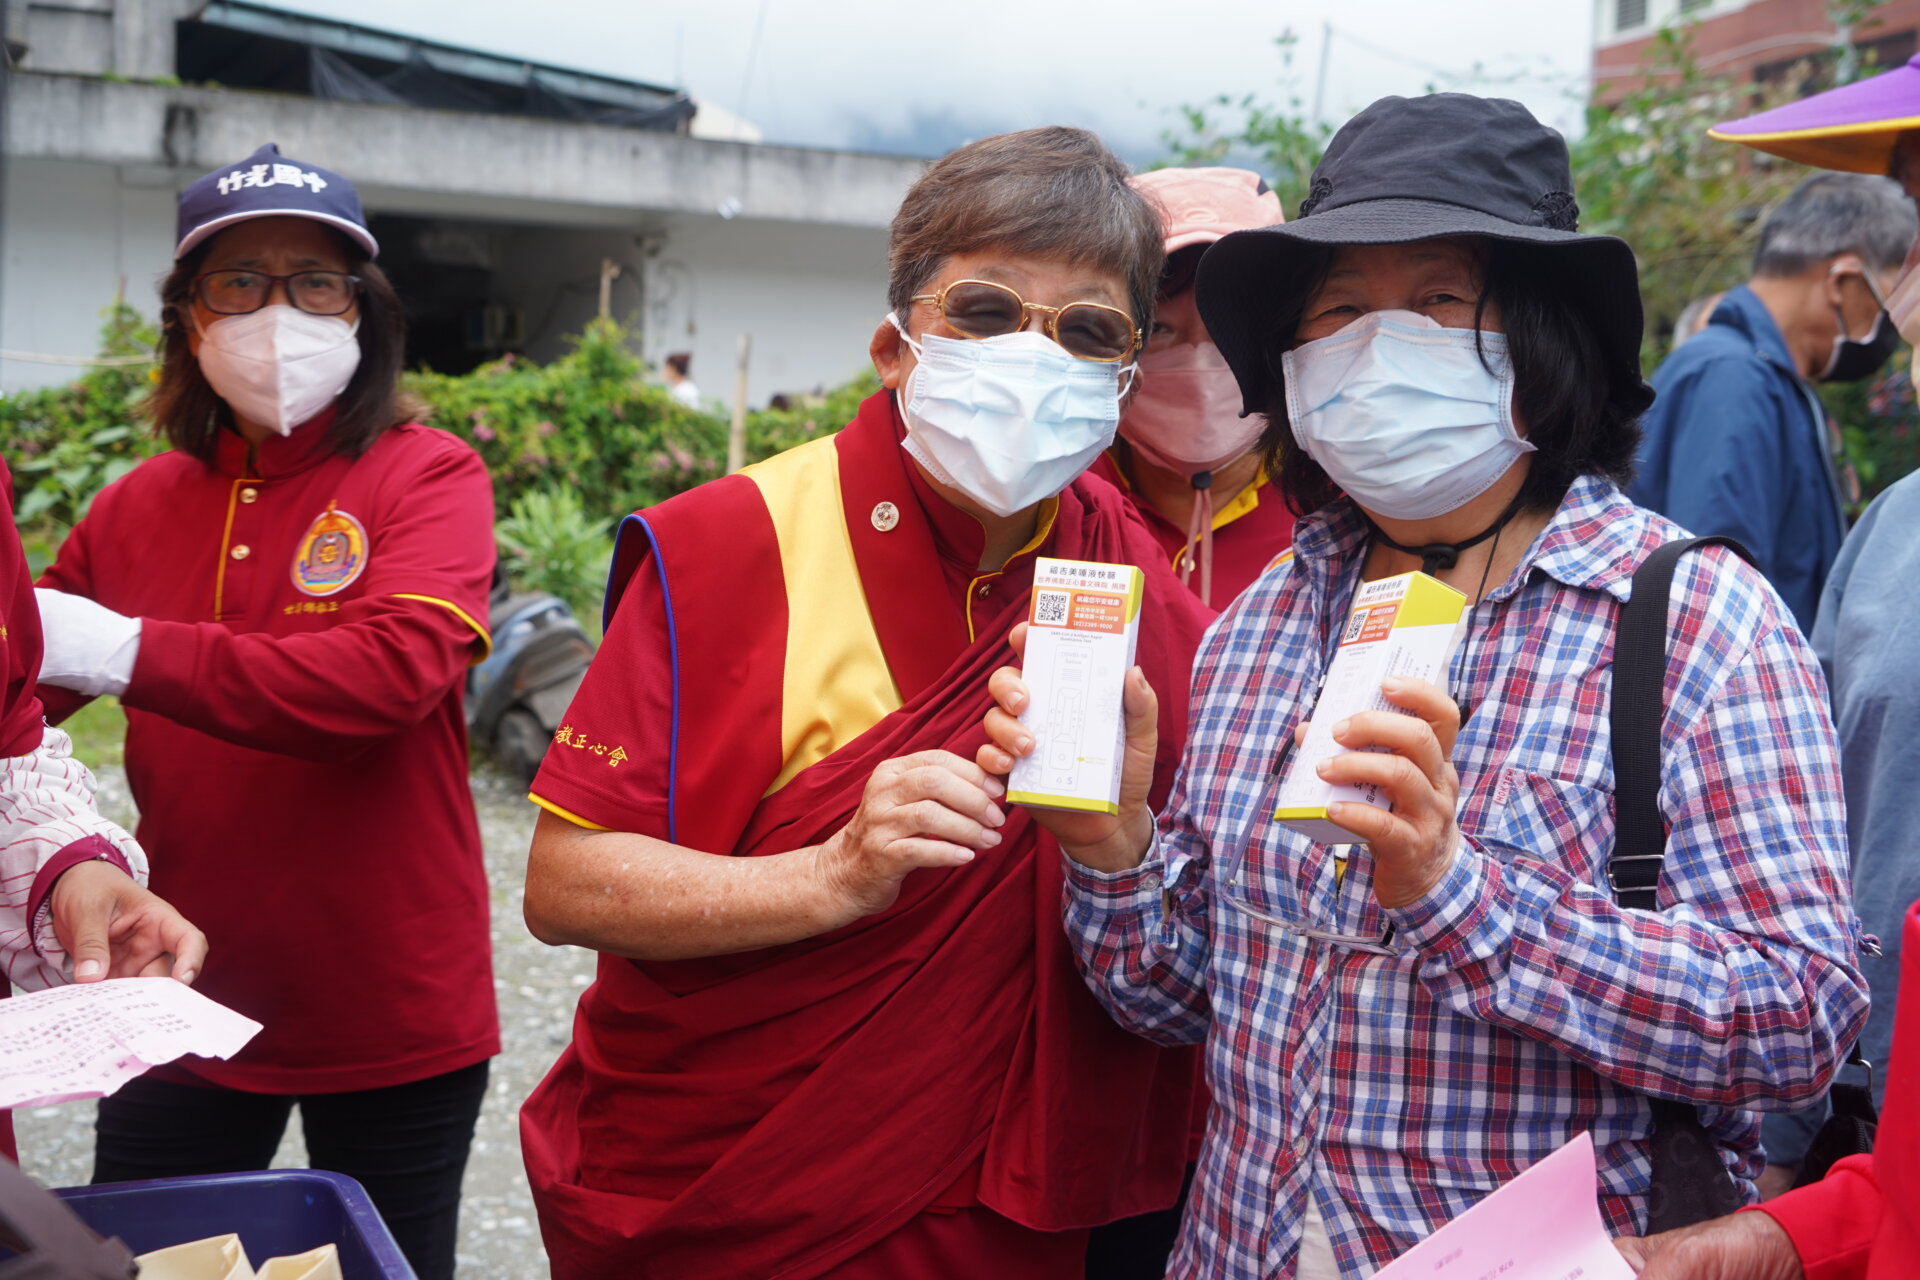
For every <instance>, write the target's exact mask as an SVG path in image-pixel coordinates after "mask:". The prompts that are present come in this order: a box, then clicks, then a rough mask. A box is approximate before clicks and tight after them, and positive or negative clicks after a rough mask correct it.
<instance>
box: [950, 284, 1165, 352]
mask: <svg viewBox="0 0 1920 1280" xmlns="http://www.w3.org/2000/svg"><path fill="white" fill-rule="evenodd" d="M913 301H915V302H926V303H931V304H932V305H933V306H934V308H935V309H937V310H938V311H939V312H940V318H941V319H943V320H945V321H946V322H947V327H948V328H950V329H952V330H953V331H954V332H955V333H958V334H960V335H962V336H963V337H968V338H998V337H1000V336H1001V335H1003V334H1008V333H1018V332H1020V330H1022V329H1024V328H1026V327H1027V318H1028V313H1029V312H1033V313H1037V314H1038V315H1039V316H1040V331H1041V332H1042V333H1044V334H1046V335H1047V336H1048V337H1049V338H1052V339H1053V340H1054V341H1055V342H1057V343H1059V344H1060V346H1061V347H1062V349H1064V350H1065V351H1066V353H1067V354H1068V355H1070V356H1074V357H1076V358H1078V359H1081V360H1096V361H1100V362H1102V363H1105V364H1112V363H1114V362H1115V361H1118V360H1125V359H1126V358H1127V357H1128V356H1129V355H1131V354H1132V353H1133V350H1134V348H1136V347H1138V346H1139V345H1140V330H1139V329H1138V328H1136V327H1135V326H1134V323H1133V317H1132V316H1129V315H1128V314H1127V313H1126V312H1124V311H1122V310H1121V309H1120V308H1118V307H1110V306H1108V305H1107V304H1106V303H1104V302H1070V303H1068V304H1067V305H1066V306H1064V307H1046V306H1042V305H1040V304H1039V303H1037V302H1028V301H1027V300H1026V299H1025V298H1022V297H1021V296H1020V295H1019V294H1017V293H1015V292H1014V291H1013V290H1011V289H1009V288H1007V286H1005V285H1003V284H995V283H993V282H992V281H991V280H955V281H954V282H953V283H952V284H950V285H948V286H946V287H945V288H944V289H942V290H940V292H938V293H921V294H915V295H914V297H913Z"/></svg>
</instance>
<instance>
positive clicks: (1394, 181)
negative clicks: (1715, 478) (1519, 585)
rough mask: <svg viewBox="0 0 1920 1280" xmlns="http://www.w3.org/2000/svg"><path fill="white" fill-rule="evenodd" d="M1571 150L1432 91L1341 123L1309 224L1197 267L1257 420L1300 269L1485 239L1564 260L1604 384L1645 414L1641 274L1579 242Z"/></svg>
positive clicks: (1615, 254) (1317, 179)
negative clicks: (1318, 257)
mask: <svg viewBox="0 0 1920 1280" xmlns="http://www.w3.org/2000/svg"><path fill="white" fill-rule="evenodd" d="M1579 216H1580V209H1579V206H1578V205H1577V204H1576V203H1575V202H1574V198H1573V171H1572V165H1571V163H1570V162H1569V160H1568V157H1567V144H1566V140H1565V139H1564V138H1562V137H1561V136H1560V134H1559V133H1558V132H1557V131H1556V130H1553V129H1549V128H1547V127H1546V126H1545V125H1543V124H1541V123H1540V122H1539V121H1538V120H1536V119H1534V118H1533V113H1532V112H1530V111H1528V110H1527V109H1526V108H1525V107H1523V106H1521V105H1520V104H1519V103H1517V102H1512V101H1509V100H1507V99H1504V98H1480V97H1475V96H1474V95H1472V94H1467V93H1434V94H1428V95H1427V96H1425V97H1422V98H1382V99H1380V100H1379V101H1378V102H1376V103H1374V104H1373V105H1372V106H1370V107H1368V108H1367V109H1366V110H1365V111H1362V112H1361V113H1360V114H1359V115H1357V116H1355V117H1354V118H1353V119H1351V120H1349V121H1348V122H1347V123H1346V124H1345V125H1343V126H1342V127H1341V129H1340V131H1339V132H1338V133H1336V134H1334V135H1333V141H1332V142H1330V143H1328V144H1327V153H1326V155H1325V157H1324V158H1322V159H1321V161H1320V164H1319V165H1318V167H1316V168H1315V169H1314V171H1313V187H1312V190H1311V192H1310V194H1309V195H1308V196H1307V198H1306V199H1305V200H1304V201H1302V202H1301V204H1300V216H1299V217H1298V218H1295V219H1294V220H1293V221H1292V222H1288V223H1285V224H1283V225H1280V226H1273V227H1262V228H1260V229H1259V230H1256V231H1236V232H1234V233H1233V234H1232V235H1229V236H1226V237H1224V238H1222V239H1221V240H1219V241H1217V242H1216V243H1215V244H1214V245H1213V247H1212V248H1210V249H1208V250H1207V254H1206V256H1205V257H1204V258H1202V259H1201V261H1200V270H1199V273H1198V276H1197V277H1196V290H1197V293H1196V298H1197V301H1198V303H1199V307H1200V318H1201V319H1202V320H1204V321H1205V322H1206V326H1207V332H1208V334H1209V335H1210V336H1211V337H1212V338H1213V342H1214V345H1215V346H1217V347H1219V348H1220V354H1221V355H1223V356H1225V357H1226V360H1227V363H1228V364H1229V365H1231V366H1232V367H1233V372H1234V376H1235V377H1236V378H1237V379H1239V382H1240V394H1241V398H1242V402H1243V406H1244V409H1245V411H1246V412H1248V413H1258V412H1263V411H1264V410H1265V409H1266V408H1267V407H1268V405H1269V404H1271V403H1272V400H1271V395H1270V393H1271V391H1272V385H1271V384H1272V381H1273V372H1272V369H1271V367H1270V365H1269V363H1268V355H1269V353H1268V352H1267V350H1266V346H1267V340H1268V337H1269V335H1270V331H1271V327H1272V321H1273V314H1274V297H1275V295H1276V293H1277V292H1279V291H1280V290H1282V289H1285V288H1287V287H1289V286H1290V285H1292V286H1294V287H1297V286H1298V284H1299V283H1300V277H1299V264H1300V260H1301V259H1302V258H1303V257H1305V256H1306V255H1307V254H1310V253H1312V252H1314V251H1315V250H1325V249H1329V248H1334V247H1337V246H1340V245H1349V244H1405V243H1409V242H1411V241H1415V240H1431V239H1434V238H1435V237H1439V236H1486V237H1488V238H1489V239H1493V240H1507V241H1513V242H1515V243H1520V244H1528V245H1538V246H1540V248H1541V249H1542V250H1543V251H1546V252H1549V253H1551V254H1552V255H1553V256H1554V257H1555V258H1560V257H1564V258H1565V259H1566V261H1565V267H1566V268H1567V269H1566V270H1565V271H1562V272H1558V273H1556V274H1557V277H1558V282H1559V283H1560V284H1561V285H1562V286H1563V287H1565V288H1568V289H1571V290H1574V291H1576V292H1577V293H1578V294H1579V295H1580V303H1581V306H1580V310H1581V311H1582V313H1584V314H1585V315H1587V316H1588V317H1590V318H1591V319H1592V321H1593V325H1594V330H1595V333H1596V334H1597V335H1598V337H1599V339H1600V343H1601V346H1602V348H1603V350H1604V351H1605V352H1606V358H1607V366H1608V372H1609V374H1610V375H1611V376H1612V377H1614V378H1615V379H1616V381H1617V382H1618V383H1620V384H1624V385H1622V388H1621V389H1622V390H1624V391H1626V392H1627V396H1628V398H1629V399H1639V400H1640V401H1641V406H1640V407H1643V408H1644V407H1645V405H1646V404H1648V403H1651V402H1652V399H1653V393H1652V390H1651V389H1650V388H1648V387H1647V386H1646V384H1645V382H1644V381H1643V380H1642V378H1641V376H1640V335H1641V327H1642V323H1643V321H1642V317H1641V311H1640V277H1639V270H1638V268H1637V267H1636V266H1635V264H1634V258H1633V250H1632V249H1631V248H1629V247H1628V245H1627V242H1626V241H1624V240H1621V239H1619V238H1617V237H1615V236H1596V235H1583V234H1581V233H1580V232H1579V231H1576V230H1575V229H1574V228H1575V227H1576V225H1577V224H1578V221H1579Z"/></svg>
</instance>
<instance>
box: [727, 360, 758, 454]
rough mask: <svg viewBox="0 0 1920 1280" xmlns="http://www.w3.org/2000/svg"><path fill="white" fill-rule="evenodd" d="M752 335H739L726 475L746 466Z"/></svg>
mask: <svg viewBox="0 0 1920 1280" xmlns="http://www.w3.org/2000/svg"><path fill="white" fill-rule="evenodd" d="M752 351H753V335H752V334H750V333H743V334H741V335H740V365H739V368H738V369H736V370H735V371H734V375H733V423H732V425H731V426H729V427H728V428H727V474H729V475H731V474H733V473H734V472H736V471H738V470H739V469H740V468H742V467H744V466H746V465H747V357H748V356H749V355H750V354H752Z"/></svg>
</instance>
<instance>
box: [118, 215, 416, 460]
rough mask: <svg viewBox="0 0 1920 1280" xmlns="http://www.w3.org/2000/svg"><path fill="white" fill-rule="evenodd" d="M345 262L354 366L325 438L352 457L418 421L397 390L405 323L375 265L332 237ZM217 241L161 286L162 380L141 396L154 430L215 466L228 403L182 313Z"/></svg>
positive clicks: (209, 241)
mask: <svg viewBox="0 0 1920 1280" xmlns="http://www.w3.org/2000/svg"><path fill="white" fill-rule="evenodd" d="M335 234H336V236H337V238H338V240H339V242H340V247H341V249H342V250H343V251H344V252H345V254H346V257H347V264H348V265H347V270H348V271H350V272H352V273H353V274H354V275H356V276H359V277H360V286H361V290H360V328H359V331H358V333H357V335H356V336H357V337H358V338H359V341H360V365H359V367H358V368H356V369H355V370H354V371H353V377H352V378H351V379H349V380H348V382H347V386H346V390H344V391H342V392H341V393H340V397H339V399H338V400H336V401H335V402H334V409H335V412H334V415H333V422H332V424H331V425H330V426H328V428H327V438H328V441H329V443H330V444H331V446H332V449H333V452H335V453H339V454H344V455H346V456H347V457H350V458H352V457H358V456H360V455H361V454H363V453H365V452H366V451H367V450H368V449H370V448H372V447H373V442H374V441H375V440H378V439H379V438H380V436H381V435H382V434H383V433H384V432H385V431H386V430H387V429H388V428H389V427H395V426H398V425H400V424H401V423H403V422H407V421H409V420H411V419H412V418H414V417H416V416H417V415H418V413H419V412H420V407H419V405H418V404H417V403H416V402H415V401H414V400H413V398H412V397H411V396H409V395H407V394H406V393H405V392H403V391H401V390H400V385H399V384H400V374H401V371H402V370H404V369H405V367H406V346H407V321H406V311H405V309H404V308H403V307H402V306H401V305H400V295H399V294H397V293H395V292H394V289H393V284H392V282H390V281H389V280H388V279H387V276H386V273H385V272H384V271H382V270H381V269H380V267H379V264H377V263H375V262H374V261H373V260H372V259H371V258H369V257H367V254H366V251H365V250H364V249H362V248H361V247H360V246H359V245H358V244H357V243H355V242H354V241H352V240H349V239H348V238H347V237H346V236H344V235H338V233H335ZM219 238H220V237H219V236H218V235H217V234H216V235H212V236H209V237H207V238H206V239H205V240H203V241H201V242H200V243H199V244H197V245H195V246H194V248H193V250H192V251H191V252H189V253H188V254H187V256H186V257H184V258H182V259H180V261H179V262H177V263H175V264H174V267H173V270H172V271H170V272H168V273H167V276H166V278H165V279H164V280H162V281H161V282H160V326H161V328H160V381H159V383H158V384H157V385H156V386H155V387H154V389H153V393H152V394H151V395H149V396H148V397H147V403H146V411H147V414H148V416H149V417H151V418H152V419H153V425H154V430H155V431H157V432H158V433H159V434H160V435H162V436H164V437H166V439H167V442H168V443H169V444H171V445H172V446H173V447H174V448H176V449H178V450H180V452H182V453H185V454H188V455H191V456H192V457H195V458H198V459H200V460H201V461H202V462H211V461H212V460H213V455H214V448H215V445H216V444H217V442H218V440H219V436H220V432H221V431H222V430H224V429H226V428H227V427H228V426H230V425H231V424H232V422H233V412H232V410H230V409H229V408H228V407H227V402H226V401H225V400H222V399H221V398H220V394H219V393H218V392H217V391H215V390H214V389H213V386H212V384H210V383H209V382H208V381H207V378H206V375H205V374H203V373H202V372H200V362H199V361H198V360H196V359H194V358H193V352H192V350H191V349H190V348H189V347H188V345H187V320H186V312H187V309H188V308H189V307H191V306H192V305H193V280H194V277H195V276H197V275H199V273H200V267H201V264H203V263H204V262H205V261H206V260H207V254H208V253H209V252H211V251H212V249H213V246H214V243H215V241H217V240H219Z"/></svg>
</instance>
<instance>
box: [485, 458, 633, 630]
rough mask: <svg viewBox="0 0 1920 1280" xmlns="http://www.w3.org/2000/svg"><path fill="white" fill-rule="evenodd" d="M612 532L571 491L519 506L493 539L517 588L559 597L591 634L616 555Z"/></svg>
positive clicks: (518, 501)
mask: <svg viewBox="0 0 1920 1280" xmlns="http://www.w3.org/2000/svg"><path fill="white" fill-rule="evenodd" d="M612 526H613V521H612V520H611V519H606V518H602V519H595V518H593V517H591V516H589V515H588V514H587V512H586V510H585V508H583V507H582V506H581V504H580V498H579V495H578V494H576V493H574V491H573V490H571V489H535V490H534V491H533V492H531V493H523V494H521V495H520V496H518V497H516V498H515V499H514V500H513V502H512V503H511V504H510V506H509V507H508V509H507V514H506V515H505V516H504V517H502V518H501V519H500V521H499V522H498V523H497V524H495V525H494V530H493V536H494V540H495V541H497V542H498V543H499V544H500V555H501V559H502V561H503V563H504V564H505V566H506V570H507V575H508V576H509V577H510V578H512V579H513V581H514V583H515V584H516V585H518V586H519V587H520V588H521V589H522V590H526V591H545V592H547V593H549V594H550V595H556V596H559V597H560V598H561V599H562V600H565V601H566V602H567V604H568V605H569V606H571V607H572V609H573V612H574V614H575V616H577V617H578V618H579V619H580V620H581V622H582V623H583V624H584V625H586V626H588V627H589V628H591V627H592V626H593V625H594V622H595V620H597V619H598V618H599V617H600V601H601V598H602V595H603V594H604V591H605V586H606V581H607V562H608V560H609V559H611V557H612V555H613V538H612V536H611V534H610V533H609V530H610V529H611V528H612Z"/></svg>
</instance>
